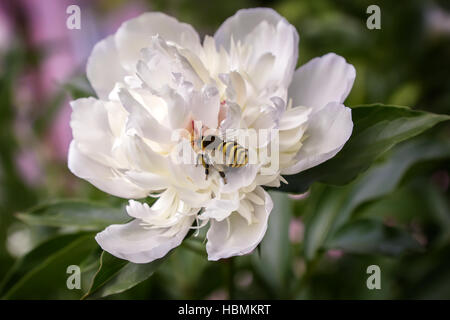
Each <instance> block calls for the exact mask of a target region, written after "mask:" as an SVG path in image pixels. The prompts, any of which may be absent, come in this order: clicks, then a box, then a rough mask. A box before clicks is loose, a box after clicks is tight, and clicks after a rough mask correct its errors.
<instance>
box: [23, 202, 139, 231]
mask: <svg viewBox="0 0 450 320" xmlns="http://www.w3.org/2000/svg"><path fill="white" fill-rule="evenodd" d="M17 218H19V219H20V220H22V221H24V222H25V223H28V224H30V225H43V226H51V227H70V228H76V229H78V230H101V229H104V228H105V227H107V226H109V225H111V224H122V223H126V222H127V221H129V220H130V218H129V217H128V216H127V215H126V214H125V211H124V210H123V208H114V207H109V206H105V205H103V204H97V203H90V202H83V201H78V200H60V201H54V202H50V203H46V204H42V205H38V206H37V207H35V208H32V209H31V210H30V211H29V212H24V213H18V214H17Z"/></svg>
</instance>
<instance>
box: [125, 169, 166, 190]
mask: <svg viewBox="0 0 450 320" xmlns="http://www.w3.org/2000/svg"><path fill="white" fill-rule="evenodd" d="M124 174H125V176H126V177H127V178H128V180H130V181H131V182H133V183H134V184H135V185H137V186H139V187H141V188H143V189H147V190H150V191H152V192H155V191H159V190H163V189H166V188H168V187H169V186H170V181H168V179H167V178H166V177H165V176H161V175H159V174H154V173H150V172H140V171H133V170H129V171H125V173H124Z"/></svg>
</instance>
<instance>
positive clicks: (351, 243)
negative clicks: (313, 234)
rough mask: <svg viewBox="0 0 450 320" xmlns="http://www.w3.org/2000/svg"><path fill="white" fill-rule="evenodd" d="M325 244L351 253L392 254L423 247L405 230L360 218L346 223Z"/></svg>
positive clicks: (326, 246) (327, 246)
mask: <svg viewBox="0 0 450 320" xmlns="http://www.w3.org/2000/svg"><path fill="white" fill-rule="evenodd" d="M324 246H325V248H327V249H342V250H344V251H345V252H349V253H361V254H384V255H390V256H397V255H400V254H403V253H405V252H408V251H418V250H420V249H421V248H422V247H421V246H420V244H419V243H418V242H417V240H415V239H414V238H413V237H412V236H411V235H410V234H409V233H408V232H406V231H405V230H403V229H400V228H394V227H388V226H386V225H384V224H383V223H382V222H381V221H378V220H358V221H354V222H352V223H351V224H348V225H345V226H343V227H342V228H340V229H339V230H338V231H337V232H336V234H335V235H334V236H333V238H332V239H330V240H329V241H327V242H326V243H325V244H324Z"/></svg>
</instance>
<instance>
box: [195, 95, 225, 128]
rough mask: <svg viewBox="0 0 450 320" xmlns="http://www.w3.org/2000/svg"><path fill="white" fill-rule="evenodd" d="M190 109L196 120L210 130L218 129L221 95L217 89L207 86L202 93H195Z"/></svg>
mask: <svg viewBox="0 0 450 320" xmlns="http://www.w3.org/2000/svg"><path fill="white" fill-rule="evenodd" d="M190 107H191V111H192V115H193V117H194V119H195V120H198V121H201V122H202V124H203V125H205V126H207V127H209V128H217V125H218V121H219V109H220V95H219V91H218V90H217V88H216V87H214V86H205V87H204V88H203V89H202V91H201V92H194V95H193V97H192V100H191V103H190Z"/></svg>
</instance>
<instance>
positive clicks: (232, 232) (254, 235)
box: [206, 187, 273, 261]
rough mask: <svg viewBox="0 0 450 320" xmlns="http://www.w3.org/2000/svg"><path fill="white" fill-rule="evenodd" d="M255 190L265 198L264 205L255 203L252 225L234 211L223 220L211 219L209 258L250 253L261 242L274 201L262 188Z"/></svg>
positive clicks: (208, 235) (207, 249) (215, 258)
mask: <svg viewBox="0 0 450 320" xmlns="http://www.w3.org/2000/svg"><path fill="white" fill-rule="evenodd" d="M255 192H256V193H257V195H258V197H259V198H262V199H264V205H256V204H254V216H255V217H254V218H255V219H254V221H253V223H251V224H250V225H249V224H248V223H247V220H246V219H245V218H243V217H242V216H241V215H240V214H238V213H233V214H232V215H231V216H229V217H228V218H227V219H225V220H223V221H216V220H211V226H210V228H209V230H208V233H207V238H208V243H207V244H206V251H207V252H208V259H209V260H214V261H215V260H219V259H224V258H229V257H231V256H240V255H244V254H247V253H250V252H252V251H253V249H255V248H256V246H257V245H258V244H259V243H260V242H261V240H262V238H263V237H264V234H265V233H266V230H267V221H268V219H269V214H270V212H271V211H272V208H273V202H272V199H271V198H270V196H269V194H268V193H267V192H265V191H264V190H263V189H262V188H260V187H259V188H257V189H256V190H255Z"/></svg>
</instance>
